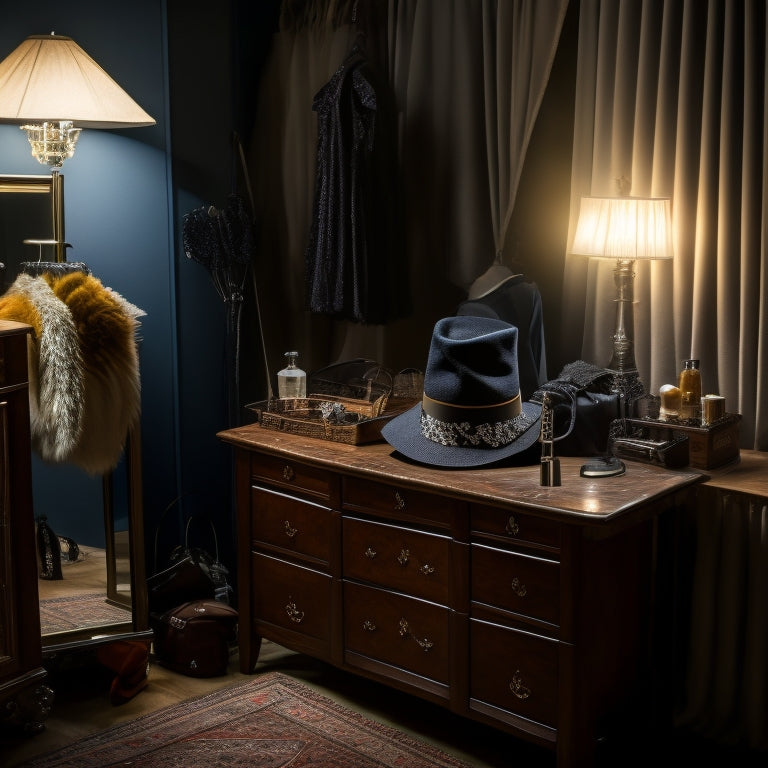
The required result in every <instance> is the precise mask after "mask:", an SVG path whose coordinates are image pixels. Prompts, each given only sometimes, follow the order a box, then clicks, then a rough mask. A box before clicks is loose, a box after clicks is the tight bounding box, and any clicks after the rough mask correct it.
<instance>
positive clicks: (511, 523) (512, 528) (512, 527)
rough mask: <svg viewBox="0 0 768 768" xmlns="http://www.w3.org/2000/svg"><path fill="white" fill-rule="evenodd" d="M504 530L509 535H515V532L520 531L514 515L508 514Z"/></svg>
mask: <svg viewBox="0 0 768 768" xmlns="http://www.w3.org/2000/svg"><path fill="white" fill-rule="evenodd" d="M505 530H506V532H507V533H508V534H509V535H510V536H517V534H518V533H520V526H519V525H518V524H517V520H515V516H514V515H510V516H509V520H507V526H506V528H505Z"/></svg>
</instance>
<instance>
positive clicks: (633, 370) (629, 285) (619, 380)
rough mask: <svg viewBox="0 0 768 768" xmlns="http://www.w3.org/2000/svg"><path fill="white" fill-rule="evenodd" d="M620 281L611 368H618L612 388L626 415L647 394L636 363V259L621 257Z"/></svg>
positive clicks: (616, 278) (617, 282) (617, 279)
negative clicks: (634, 333)
mask: <svg viewBox="0 0 768 768" xmlns="http://www.w3.org/2000/svg"><path fill="white" fill-rule="evenodd" d="M613 280H614V283H615V285H616V323H615V326H614V332H613V355H612V357H611V362H610V363H609V364H608V368H609V369H610V370H612V371H614V375H613V386H612V390H613V391H614V392H615V393H616V394H617V395H618V396H619V399H620V405H619V407H620V412H621V415H622V416H625V417H626V416H631V415H632V406H633V404H634V402H635V400H637V399H638V398H640V397H643V395H644V394H645V388H644V387H643V382H642V381H640V374H639V373H638V371H637V364H636V363H635V342H634V340H633V332H634V323H635V320H634V307H633V304H634V300H635V297H634V281H635V262H634V261H633V260H631V259H617V261H616V268H615V269H614V270H613Z"/></svg>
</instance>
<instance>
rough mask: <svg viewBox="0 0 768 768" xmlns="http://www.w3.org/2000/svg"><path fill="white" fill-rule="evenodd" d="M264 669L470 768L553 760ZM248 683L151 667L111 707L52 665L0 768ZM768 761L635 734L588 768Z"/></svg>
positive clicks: (473, 729) (309, 665)
mask: <svg viewBox="0 0 768 768" xmlns="http://www.w3.org/2000/svg"><path fill="white" fill-rule="evenodd" d="M270 670H278V671H281V672H283V673H284V674H287V675H290V676H291V677H294V678H296V679H298V680H300V681H302V682H304V683H305V684H306V685H308V686H309V687H311V688H314V689H315V690H317V691H319V692H320V693H322V694H324V695H326V696H328V697H329V698H331V699H333V700H335V701H338V702H340V703H341V704H343V705H345V706H347V707H349V708H350V709H353V710H355V711H358V712H361V713H363V714H364V715H366V716H367V717H370V718H372V719H374V720H378V721H379V722H383V723H386V724H388V725H391V726H393V727H396V728H398V729H400V730H402V731H404V732H406V733H408V734H410V735H411V736H413V737H414V738H417V739H420V740H422V741H425V742H427V743H430V744H433V745H434V746H437V747H439V748H440V749H442V750H444V751H445V752H447V753H449V754H451V755H453V756H455V757H456V758H458V759H460V760H463V761H464V762H466V763H467V765H469V766H473V767H474V768H512V766H514V768H554V766H555V757H554V754H553V753H551V752H549V751H547V750H542V749H540V748H538V747H536V746H534V745H531V744H528V743H527V742H524V741H521V740H518V739H515V738H513V737H511V736H509V735H508V734H505V733H502V732H501V731H497V730H496V729H493V728H489V727H486V726H484V725H481V724H479V723H474V722H472V721H470V720H466V719H464V718H459V717H457V716H455V715H452V714H451V713H450V712H447V711H445V710H443V709H441V708H440V707H437V706H434V705H432V704H430V703H428V702H424V701H422V700H420V699H418V698H416V697H414V696H410V695H407V694H404V693H401V692H399V691H394V690H392V689H390V688H388V687H386V686H383V685H379V684H377V683H373V682H370V681H368V680H365V679H363V678H360V677H357V676H356V675H351V674H348V673H346V672H342V671H340V670H337V669H334V668H333V667H331V666H329V665H327V664H323V663H321V662H318V661H316V660H314V659H311V658H309V657H307V656H304V655H301V654H296V653H292V652H291V651H288V650H286V649H284V648H281V647H280V646H278V645H275V644H274V643H270V642H267V641H265V642H264V644H263V646H262V652H261V655H260V657H259V663H258V665H257V669H256V674H259V673H262V672H266V671H270ZM249 679H252V678H251V676H249V675H243V674H241V673H240V672H239V671H238V659H237V656H236V655H233V656H232V658H231V660H230V665H229V669H228V673H227V675H225V676H223V677H217V678H210V679H206V680H199V679H195V678H191V677H186V676H184V675H178V674H175V673H173V672H171V671H169V670H167V669H165V668H163V667H161V666H159V665H156V664H153V665H152V666H151V668H150V673H149V683H148V686H147V688H145V689H144V690H143V691H142V692H141V693H139V694H138V695H137V696H136V697H135V698H134V699H132V700H131V701H129V702H128V703H126V704H123V705H122V706H118V707H113V706H112V705H111V704H110V702H109V685H110V682H111V675H109V674H108V673H107V671H106V670H104V669H102V670H101V672H99V670H98V669H97V668H93V667H85V668H83V667H81V666H78V664H76V663H62V664H61V665H60V666H59V667H58V668H57V667H56V666H55V665H54V666H53V667H52V668H51V680H50V682H51V685H52V686H53V687H54V688H55V691H56V699H55V701H54V705H53V709H52V711H51V714H50V716H49V718H48V720H47V722H46V728H45V729H44V731H42V732H41V733H39V734H37V735H35V736H30V737H19V736H16V735H14V734H7V733H5V734H4V733H2V732H1V731H0V768H13V767H14V766H19V765H21V764H22V763H23V762H25V761H27V760H30V759H31V758H32V757H34V756H36V755H41V754H44V753H47V752H50V751H53V750H55V749H58V748H60V747H62V746H65V745H67V744H71V743H73V742H76V741H78V740H80V739H81V738H83V737H84V736H87V735H88V734H91V733H95V732H98V731H100V730H103V729H105V728H109V727H110V726H112V725H116V724H118V723H122V722H125V721H127V720H131V719H134V718H136V717H139V716H140V715H143V714H145V713H149V712H152V711H155V710H158V709H161V708H163V707H166V706H170V705H172V704H176V703H179V702H182V701H185V700H187V699H190V698H193V697H196V696H201V695H204V694H206V693H209V692H211V691H213V690H216V689H219V688H222V687H225V686H229V685H236V684H240V683H243V682H245V681H247V680H249ZM767 757H768V756H766V755H755V754H754V753H752V754H744V753H741V752H739V751H734V750H729V749H726V748H722V747H718V746H716V745H714V744H712V743H710V742H708V741H707V740H702V739H700V738H694V737H691V736H686V735H682V734H678V735H676V736H675V737H674V738H673V739H672V740H671V741H666V740H665V741H660V740H658V739H654V737H653V735H652V734H648V733H645V732H644V733H642V734H639V735H638V742H637V743H634V744H625V745H620V746H610V747H608V746H605V747H602V748H601V752H600V758H599V760H598V763H597V765H596V767H595V768H618V767H619V766H620V767H621V768H635V766H638V768H639V766H643V768H645V767H646V766H647V765H649V764H653V762H658V761H659V760H660V759H661V758H664V760H663V762H665V763H666V762H668V761H669V760H672V761H673V762H677V761H678V760H679V761H680V764H681V765H697V764H698V765H723V766H728V768H757V767H758V766H759V767H760V768H765V765H767V764H768V762H766V758H767ZM350 768H355V767H354V766H350ZM404 768H407V767H404ZM585 768H589V767H585Z"/></svg>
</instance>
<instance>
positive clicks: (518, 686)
mask: <svg viewBox="0 0 768 768" xmlns="http://www.w3.org/2000/svg"><path fill="white" fill-rule="evenodd" d="M509 690H510V691H512V693H513V694H514V695H515V696H517V698H518V699H523V700H525V699H527V698H528V697H529V696H530V695H531V689H530V688H528V687H526V686H525V685H523V678H522V677H521V675H520V670H519V669H517V670H515V674H514V675H512V682H511V683H510V684H509Z"/></svg>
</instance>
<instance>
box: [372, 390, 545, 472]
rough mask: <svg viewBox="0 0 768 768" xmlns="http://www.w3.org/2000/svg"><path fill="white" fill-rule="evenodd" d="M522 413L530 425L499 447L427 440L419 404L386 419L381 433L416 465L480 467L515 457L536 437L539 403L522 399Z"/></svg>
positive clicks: (533, 441)
mask: <svg viewBox="0 0 768 768" xmlns="http://www.w3.org/2000/svg"><path fill="white" fill-rule="evenodd" d="M523 412H524V413H525V414H526V416H527V417H528V418H529V419H530V421H531V426H530V427H528V429H526V430H525V432H523V433H522V434H521V435H520V436H519V437H517V438H516V439H515V440H513V441H512V442H511V443H509V444H508V445H504V446H501V447H499V448H480V447H475V446H466V447H465V446H454V445H442V444H441V443H436V442H435V441H434V440H430V439H429V438H428V437H425V436H424V434H423V433H422V431H421V403H418V404H417V405H415V406H413V408H410V409H409V410H407V411H405V412H404V413H401V414H399V415H398V416H395V418H394V419H392V420H391V421H389V422H387V424H385V425H384V427H383V428H382V430H381V436H382V437H383V438H384V439H385V440H386V441H387V442H388V443H389V444H390V445H391V446H392V447H393V448H394V449H395V450H397V451H398V452H399V453H401V454H402V455H403V456H406V457H407V458H409V459H412V460H413V461H417V462H419V463H420V464H429V465H431V466H436V467H448V468H451V469H465V468H470V467H481V466H484V465H486V464H495V463H496V462H498V461H502V460H504V459H508V458H509V457H511V456H515V455H517V454H519V453H521V452H522V451H525V450H526V449H528V448H530V447H531V446H532V445H533V444H534V443H535V442H536V441H537V440H538V438H539V428H538V426H539V419H540V418H541V406H540V405H537V404H536V403H528V402H525V403H523Z"/></svg>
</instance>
